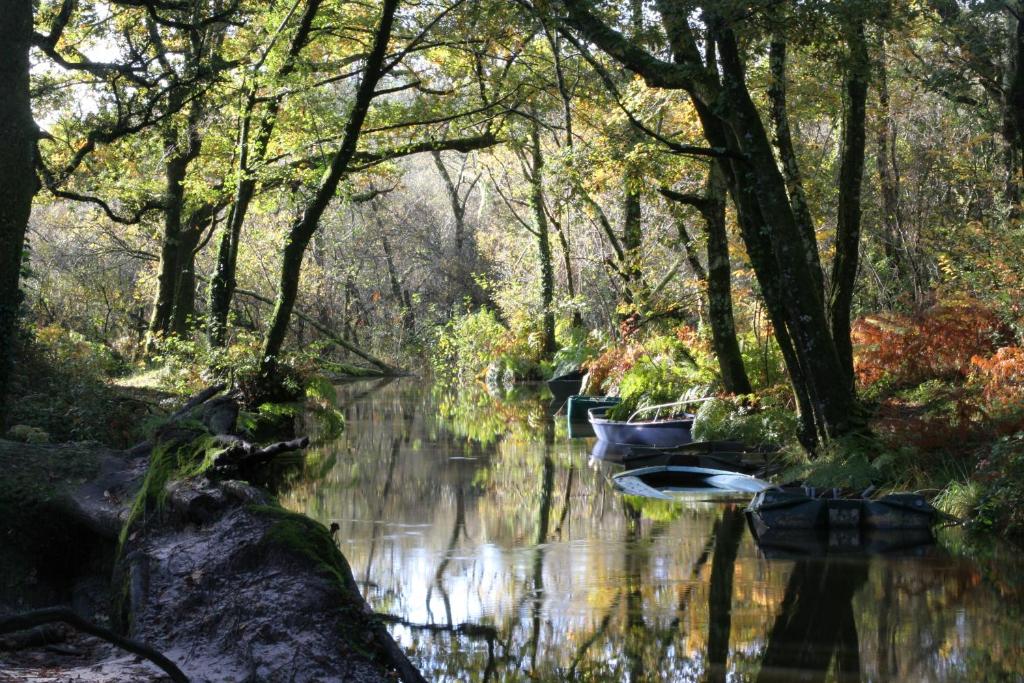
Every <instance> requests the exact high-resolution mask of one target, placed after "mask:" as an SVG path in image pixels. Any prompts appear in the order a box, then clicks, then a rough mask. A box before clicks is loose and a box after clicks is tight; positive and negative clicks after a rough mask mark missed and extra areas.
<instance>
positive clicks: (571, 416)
mask: <svg viewBox="0 0 1024 683" xmlns="http://www.w3.org/2000/svg"><path fill="white" fill-rule="evenodd" d="M621 402H622V399H621V398H619V397H617V396H580V395H579V394H574V395H572V396H570V397H569V400H568V402H567V403H566V408H565V413H566V416H567V419H568V420H569V423H570V424H571V423H574V422H588V421H589V419H590V414H589V413H590V409H591V408H610V407H612V406H613V405H616V404H617V403H621Z"/></svg>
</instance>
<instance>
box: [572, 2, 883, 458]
mask: <svg viewBox="0 0 1024 683" xmlns="http://www.w3.org/2000/svg"><path fill="white" fill-rule="evenodd" d="M562 5H563V6H564V9H565V15H564V16H563V17H562V19H563V27H565V29H566V31H567V32H568V31H575V32H578V33H579V34H580V35H581V36H583V37H585V38H586V39H587V40H590V41H592V42H594V43H595V44H597V45H598V46H599V47H601V49H603V50H604V51H605V52H606V53H607V54H609V55H610V56H611V57H612V58H614V59H616V60H617V61H619V62H621V63H622V64H623V65H624V66H626V67H627V68H629V69H630V70H632V71H634V72H636V73H638V74H639V75H640V76H641V77H643V78H644V80H645V81H646V82H647V83H648V85H650V86H652V87H659V88H664V89H669V90H682V91H684V92H686V93H687V94H688V95H689V97H690V98H691V100H692V102H693V105H694V107H695V109H696V110H697V113H698V115H699V117H700V121H701V124H702V127H703V133H704V137H705V139H706V140H707V142H708V143H709V144H710V147H711V152H712V153H713V155H714V157H715V159H716V163H717V164H718V165H719V168H720V169H721V171H722V174H723V176H724V177H725V178H726V183H727V185H728V187H729V192H730V194H731V196H732V198H733V202H734V204H735V206H736V209H737V214H738V220H739V224H740V227H741V232H742V234H743V237H744V243H745V245H746V247H747V253H748V256H749V257H750V259H751V263H752V265H753V267H754V271H755V273H756V275H757V279H758V283H759V285H760V289H761V295H762V296H763V297H764V300H765V303H766V307H767V309H768V311H769V314H770V317H771V320H772V324H773V326H774V329H775V334H776V339H777V341H778V343H779V346H780V348H781V349H782V352H783V355H784V357H785V360H786V365H787V368H788V369H789V374H790V378H791V381H792V384H793V388H794V393H795V394H796V396H797V399H798V405H799V406H800V413H801V420H802V424H803V430H802V432H803V433H802V440H803V442H804V443H805V445H806V446H807V447H808V448H812V449H813V448H814V445H815V443H816V442H819V441H821V440H824V439H828V438H831V437H835V436H838V435H841V434H843V433H845V432H848V431H850V430H851V429H853V428H855V426H856V421H855V420H854V419H853V418H854V416H855V415H856V412H857V411H856V405H857V402H856V397H855V393H854V388H853V384H852V373H851V372H850V370H849V364H848V363H847V362H846V354H845V348H846V347H848V345H849V341H848V339H847V340H840V341H839V342H837V340H836V339H835V336H834V333H835V330H836V329H837V328H836V326H835V325H836V324H838V329H840V331H841V329H842V324H841V323H836V324H833V325H830V321H829V315H828V311H827V309H826V303H825V297H824V293H823V292H822V290H821V287H820V286H819V284H818V283H820V282H821V280H822V277H821V272H820V267H819V265H818V255H817V246H816V245H811V244H809V240H808V235H807V232H806V227H803V228H802V227H801V223H800V220H799V217H798V216H797V215H795V214H794V210H793V205H792V202H791V198H790V193H789V190H788V189H787V186H786V181H785V178H784V176H783V174H782V173H781V172H780V169H779V166H778V164H777V161H776V158H775V155H774V151H773V147H772V144H771V141H770V139H769V136H768V132H767V129H766V127H765V125H764V122H763V120H762V117H761V114H760V112H759V111H758V108H757V106H756V104H755V101H754V98H753V97H752V95H751V92H750V90H749V87H748V83H747V74H746V59H745V55H744V53H743V50H744V49H746V48H745V47H741V46H746V45H747V43H745V42H744V40H743V39H742V38H741V36H740V35H739V33H738V31H739V29H740V28H743V27H745V24H744V22H742V21H740V19H741V15H739V14H735V13H733V12H732V11H731V10H730V9H729V8H723V7H720V6H718V5H713V4H710V3H705V4H701V5H699V10H700V12H699V13H695V12H694V11H693V10H694V8H693V7H691V5H690V3H687V2H682V1H681V0H659V1H658V2H656V3H655V5H656V7H657V10H658V13H659V15H660V19H661V23H662V27H663V29H664V31H665V35H666V37H667V41H668V45H667V47H668V48H669V49H670V50H671V54H672V61H667V60H664V59H662V58H661V57H660V56H659V55H658V54H656V53H654V52H651V51H648V50H646V49H644V48H643V47H642V46H640V45H638V44H637V43H636V42H633V41H629V40H627V39H626V37H625V36H624V35H623V33H622V32H621V31H620V30H618V29H617V28H615V26H613V25H612V24H611V23H609V20H606V19H603V18H601V17H599V16H598V15H597V14H595V13H594V11H593V10H592V8H591V7H590V6H589V5H588V4H587V3H584V2H582V1H581V0H564V2H563V3H562ZM698 31H700V32H702V37H703V41H702V42H703V46H704V48H705V49H704V51H703V53H702V52H701V50H700V45H701V44H702V42H701V41H698V37H697V33H698ZM857 35H858V34H857V32H856V30H854V32H853V33H852V34H848V35H847V36H846V37H850V36H852V37H853V38H854V39H856V38H857ZM861 35H862V34H861ZM854 47H856V46H854ZM856 118H857V114H856V113H855V114H853V115H852V116H851V121H855V120H856ZM862 139H863V138H862V136H861V140H862ZM850 143H851V144H850V146H849V148H848V149H847V150H846V152H845V154H848V155H851V168H850V170H849V173H848V175H847V180H848V182H851V181H852V180H853V178H854V176H855V175H856V170H857V168H856V167H857V164H856V163H855V160H854V159H853V157H855V156H856V154H857V153H858V150H857V148H856V143H857V140H856V139H854V140H851V141H850ZM860 154H861V155H862V154H863V150H862V149H861V150H860ZM846 192H848V193H849V201H850V202H859V189H858V188H852V187H851V188H847V190H846ZM849 208H850V207H847V209H849ZM852 217H853V213H852V212H850V214H849V216H848V218H849V219H852ZM855 232H856V231H855V230H854V226H853V225H852V224H850V225H848V226H847V232H846V233H845V234H844V237H845V239H844V240H843V241H842V242H841V243H840V244H839V245H837V246H838V248H839V249H846V250H848V249H850V248H852V247H855V241H854V239H853V237H854V234H855ZM812 246H813V249H812ZM836 262H837V263H839V264H840V265H839V266H837V268H838V270H837V271H836V274H837V275H839V277H840V281H839V283H838V287H839V288H840V290H839V293H840V294H842V293H845V289H844V288H845V287H846V286H847V282H846V280H845V279H843V278H846V277H847V275H848V273H849V270H850V265H851V263H852V264H853V265H854V268H853V271H854V273H855V270H856V269H855V264H856V255H855V254H845V255H843V256H841V257H837V261H836ZM838 298H839V300H838V303H834V304H833V306H832V307H831V308H832V311H833V314H836V313H837V312H838V313H839V314H842V310H844V308H845V310H847V312H848V306H847V305H846V301H845V300H844V299H843V298H842V297H838ZM846 325H848V322H846Z"/></svg>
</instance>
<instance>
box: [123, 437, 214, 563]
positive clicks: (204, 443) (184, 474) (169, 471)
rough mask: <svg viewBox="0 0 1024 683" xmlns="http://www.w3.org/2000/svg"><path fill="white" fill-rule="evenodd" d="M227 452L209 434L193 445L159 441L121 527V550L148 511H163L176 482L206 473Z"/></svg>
mask: <svg viewBox="0 0 1024 683" xmlns="http://www.w3.org/2000/svg"><path fill="white" fill-rule="evenodd" d="M222 452H223V449H222V448H221V447H219V446H217V445H216V444H215V442H214V437H213V436H211V435H209V434H202V435H199V436H197V437H196V438H195V439H193V440H192V441H191V442H188V443H184V444H183V443H181V442H180V441H177V440H171V441H164V442H159V443H157V444H156V445H155V446H154V447H153V452H152V454H151V455H150V458H149V468H148V469H147V470H146V477H145V479H143V480H142V486H141V487H140V488H139V492H138V494H136V496H135V500H134V501H133V502H132V506H131V509H130V510H129V512H128V519H127V520H126V521H125V523H124V526H123V527H122V528H121V537H120V539H119V547H122V548H123V547H124V542H125V540H126V539H127V538H128V532H129V531H130V530H131V528H132V527H133V526H134V525H135V523H136V522H137V521H138V520H139V519H140V518H142V517H143V516H144V515H145V514H146V513H148V512H153V511H156V512H159V511H160V510H161V509H162V508H163V505H164V502H165V501H166V500H167V485H168V484H169V483H170V482H172V481H178V480H183V479H190V478H193V477H198V476H200V475H202V474H203V473H205V472H206V471H207V470H208V469H209V468H210V467H211V466H212V465H213V463H214V461H215V460H216V459H217V456H218V455H220V453H222Z"/></svg>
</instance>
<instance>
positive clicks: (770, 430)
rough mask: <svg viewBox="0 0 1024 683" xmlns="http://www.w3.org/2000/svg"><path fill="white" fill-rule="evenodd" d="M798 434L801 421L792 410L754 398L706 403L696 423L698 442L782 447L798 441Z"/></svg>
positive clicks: (723, 399) (694, 431)
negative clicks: (799, 421)
mask: <svg viewBox="0 0 1024 683" xmlns="http://www.w3.org/2000/svg"><path fill="white" fill-rule="evenodd" d="M796 430H797V420H796V416H795V415H794V413H793V411H792V410H790V409H789V408H787V407H785V406H781V405H766V404H763V403H761V402H759V401H758V400H757V399H756V398H754V397H751V396H746V397H733V398H716V399H712V400H710V401H706V402H705V403H703V404H701V406H700V408H699V409H698V410H697V416H696V418H695V419H694V421H693V439H694V441H740V442H742V443H745V444H748V445H753V446H760V445H767V444H773V445H782V444H786V443H789V442H791V441H793V440H794V439H795V436H796Z"/></svg>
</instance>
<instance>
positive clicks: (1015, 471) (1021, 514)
mask: <svg viewBox="0 0 1024 683" xmlns="http://www.w3.org/2000/svg"><path fill="white" fill-rule="evenodd" d="M974 479H975V480H976V481H977V482H978V485H979V486H980V491H979V492H977V495H976V504H975V508H974V515H973V520H972V521H973V524H975V525H977V526H981V527H988V528H993V529H995V530H997V531H999V532H1000V533H1003V534H1005V535H1007V536H1017V537H1021V536H1024V432H1018V433H1017V434H1014V435H1012V436H1007V437H1003V438H1001V439H999V440H998V441H997V442H996V443H995V444H993V446H992V447H991V449H990V450H989V453H988V454H987V456H986V457H983V458H982V459H981V460H980V461H979V462H978V467H977V470H976V471H975V473H974Z"/></svg>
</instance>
